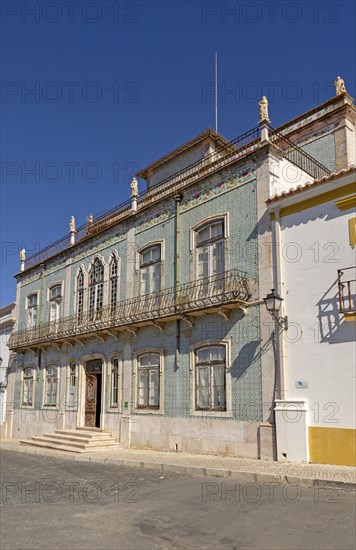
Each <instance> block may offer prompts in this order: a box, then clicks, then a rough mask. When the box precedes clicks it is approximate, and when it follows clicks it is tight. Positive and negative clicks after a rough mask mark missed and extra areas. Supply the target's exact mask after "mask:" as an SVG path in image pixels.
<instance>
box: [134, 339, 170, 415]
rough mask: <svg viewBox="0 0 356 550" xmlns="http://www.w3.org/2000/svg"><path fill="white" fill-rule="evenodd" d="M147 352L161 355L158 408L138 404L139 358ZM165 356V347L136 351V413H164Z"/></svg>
mask: <svg viewBox="0 0 356 550" xmlns="http://www.w3.org/2000/svg"><path fill="white" fill-rule="evenodd" d="M147 354H156V355H158V356H159V366H158V368H159V406H158V408H151V407H142V406H140V405H139V404H138V383H139V360H140V357H141V356H143V355H147ZM164 357H165V353H164V350H163V349H156V348H146V349H141V350H139V351H136V352H135V353H134V413H135V414H136V413H137V414H140V413H142V414H152V415H155V414H159V415H162V414H163V413H164V401H163V400H164Z"/></svg>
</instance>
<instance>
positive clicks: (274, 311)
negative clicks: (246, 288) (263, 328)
mask: <svg viewBox="0 0 356 550" xmlns="http://www.w3.org/2000/svg"><path fill="white" fill-rule="evenodd" d="M264 302H265V306H266V309H267V311H268V313H269V314H270V315H271V316H272V317H273V319H274V320H275V321H277V323H278V325H279V326H280V327H281V329H282V330H288V317H287V316H285V317H281V316H280V315H279V310H280V309H281V305H282V302H283V298H281V297H280V295H279V294H278V293H277V292H276V291H275V289H274V288H272V290H271V292H270V293H269V294H267V296H266V298H264Z"/></svg>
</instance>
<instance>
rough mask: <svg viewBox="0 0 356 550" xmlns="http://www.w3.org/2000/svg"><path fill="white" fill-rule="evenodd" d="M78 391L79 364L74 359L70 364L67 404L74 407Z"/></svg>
mask: <svg viewBox="0 0 356 550" xmlns="http://www.w3.org/2000/svg"><path fill="white" fill-rule="evenodd" d="M76 392H77V364H76V362H75V361H72V362H71V363H70V365H69V377H68V395H67V406H68V407H74V405H75V401H76Z"/></svg>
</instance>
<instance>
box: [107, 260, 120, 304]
mask: <svg viewBox="0 0 356 550" xmlns="http://www.w3.org/2000/svg"><path fill="white" fill-rule="evenodd" d="M114 261H116V263H117V272H116V275H111V267H112V265H113V262H114ZM108 280H109V296H108V304H109V305H110V307H112V308H115V306H117V304H118V303H119V301H120V258H119V256H118V254H117V253H116V251H114V252H112V254H111V255H110V260H109V274H108ZM113 281H115V282H116V302H115V303H114V304H113V303H112V301H111V298H112V285H113Z"/></svg>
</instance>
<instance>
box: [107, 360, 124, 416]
mask: <svg viewBox="0 0 356 550" xmlns="http://www.w3.org/2000/svg"><path fill="white" fill-rule="evenodd" d="M114 359H115V360H117V362H118V370H117V378H118V380H117V404H113V400H112V381H113V364H112V361H113V360H114ZM107 374H108V394H107V395H108V397H107V411H108V412H118V411H119V410H120V407H121V403H122V388H121V380H122V378H121V377H122V362H121V356H120V354H119V353H113V354H112V355H111V356H110V359H109V364H108V370H107Z"/></svg>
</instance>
